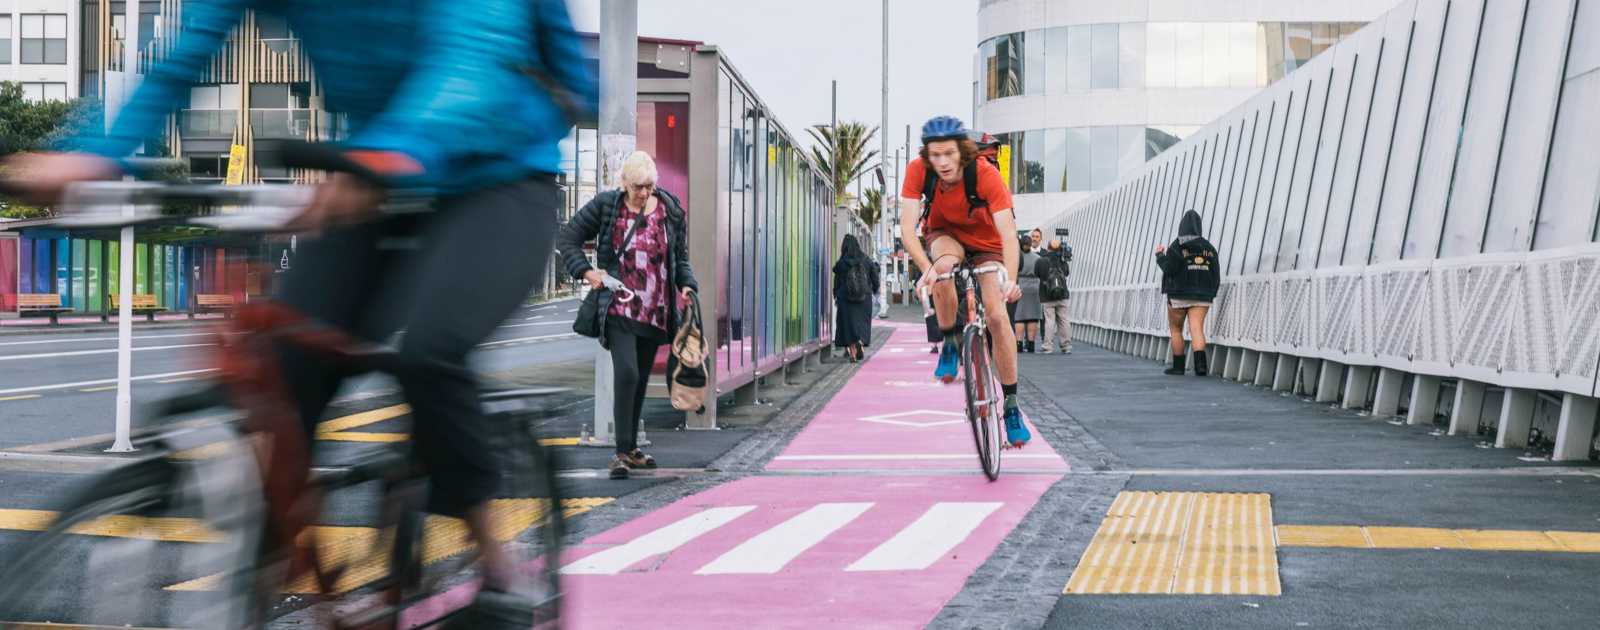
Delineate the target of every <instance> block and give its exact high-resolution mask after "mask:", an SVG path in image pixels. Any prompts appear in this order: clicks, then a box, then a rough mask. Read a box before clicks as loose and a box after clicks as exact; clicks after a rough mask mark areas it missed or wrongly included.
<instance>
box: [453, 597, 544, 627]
mask: <svg viewBox="0 0 1600 630" xmlns="http://www.w3.org/2000/svg"><path fill="white" fill-rule="evenodd" d="M537 612H538V606H537V605H535V604H534V602H533V600H532V599H530V598H527V597H524V596H522V595H517V594H514V593H507V592H504V591H496V590H492V589H483V590H480V591H478V595H477V596H476V597H474V598H473V599H472V605H470V606H468V607H467V609H466V610H463V611H461V614H460V615H458V616H456V617H455V618H454V619H451V620H450V621H449V622H447V623H445V625H444V626H443V627H444V628H445V629H446V630H454V629H456V628H491V629H492V628H506V629H510V628H517V629H519V630H521V629H523V628H531V627H533V624H534V621H535V618H536V616H537Z"/></svg>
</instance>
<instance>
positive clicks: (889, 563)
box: [845, 503, 1003, 571]
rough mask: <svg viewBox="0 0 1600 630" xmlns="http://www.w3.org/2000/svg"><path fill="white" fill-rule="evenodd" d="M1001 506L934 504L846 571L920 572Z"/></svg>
mask: <svg viewBox="0 0 1600 630" xmlns="http://www.w3.org/2000/svg"><path fill="white" fill-rule="evenodd" d="M1001 505H1003V504H1001V503H935V504H934V505H933V507H931V508H929V509H928V511H927V512H924V513H923V514H922V516H921V517H920V518H918V519H917V520H916V521H915V522H913V523H911V524H910V525H908V526H906V528H905V529H902V530H900V533H897V534H895V535H894V537H893V538H890V539H889V540H886V541H884V543H883V544H881V545H878V547H877V548H876V549H873V550H872V551H871V552H869V553H867V555H865V556H863V557H862V558H861V559H860V560H857V561H856V562H855V564H852V565H850V566H849V567H846V568H845V570H846V571H921V570H923V569H926V568H928V567H930V566H932V565H933V563H935V562H938V561H939V560H940V559H941V558H943V557H944V556H945V554H947V553H949V552H950V550H951V549H954V548H955V546H956V545H958V544H961V541H963V540H966V539H967V536H968V535H970V534H971V533H972V531H973V530H975V529H977V528H978V525H980V524H982V523H983V520H984V519H986V518H988V517H989V515H990V514H993V513H994V511H995V510H998V509H1000V506H1001Z"/></svg>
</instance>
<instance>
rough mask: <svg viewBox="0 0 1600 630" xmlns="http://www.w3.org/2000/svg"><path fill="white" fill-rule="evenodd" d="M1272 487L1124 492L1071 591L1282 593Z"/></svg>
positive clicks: (1070, 585) (1088, 552) (1091, 546)
mask: <svg viewBox="0 0 1600 630" xmlns="http://www.w3.org/2000/svg"><path fill="white" fill-rule="evenodd" d="M1272 531H1273V530H1272V507H1271V504H1270V499H1269V497H1268V496H1267V495H1265V494H1226V493H1196V492H1123V493H1121V494H1119V495H1117V498H1116V499H1115V500H1114V501H1113V502H1112V504H1111V508H1110V509H1109V510H1107V512H1106V519H1105V520H1104V521H1102V522H1101V524H1100V529H1099V530H1098V531H1097V532H1096V533H1095V537H1094V540H1093V541H1092V542H1090V544H1089V548H1088V550H1086V551H1085V552H1084V554H1083V558H1082V560H1081V561H1080V562H1079V565H1078V568H1077V570H1075V571H1074V572H1073V574H1072V578H1071V579H1070V580H1069V581H1068V582H1067V587H1066V589H1065V592H1066V593H1071V594H1091V593H1108V594H1109V593H1118V594H1135V593H1144V594H1169V593H1192V594H1209V593H1218V594H1238V595H1277V594H1279V593H1280V592H1281V587H1280V585H1279V581H1278V563H1277V554H1276V553H1275V552H1274V550H1273V533H1272Z"/></svg>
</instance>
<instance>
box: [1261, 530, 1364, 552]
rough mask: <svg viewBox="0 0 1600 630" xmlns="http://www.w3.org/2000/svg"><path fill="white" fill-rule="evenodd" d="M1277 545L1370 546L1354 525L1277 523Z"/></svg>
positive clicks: (1361, 531)
mask: <svg viewBox="0 0 1600 630" xmlns="http://www.w3.org/2000/svg"><path fill="white" fill-rule="evenodd" d="M1278 546H1279V547H1371V546H1372V541H1370V540H1368V539H1367V534H1366V532H1365V531H1363V528H1361V527H1357V526H1355V525H1279V526H1278Z"/></svg>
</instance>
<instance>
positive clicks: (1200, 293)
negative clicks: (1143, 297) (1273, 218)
mask: <svg viewBox="0 0 1600 630" xmlns="http://www.w3.org/2000/svg"><path fill="white" fill-rule="evenodd" d="M1202 226H1203V222H1202V221H1201V220H1200V213H1198V212H1195V211H1193V210H1190V211H1188V212H1185V213H1184V215H1183V221H1182V222H1180V223H1179V224H1178V238H1177V239H1174V240H1173V241H1172V244H1171V245H1167V246H1157V247H1156V264H1158V265H1160V266H1161V292H1162V293H1165V294H1166V296H1167V330H1168V332H1169V333H1170V334H1171V336H1172V366H1171V367H1169V368H1167V371H1166V373H1167V374H1172V375H1181V374H1183V373H1184V372H1185V369H1184V363H1185V360H1184V359H1185V357H1184V347H1183V324H1184V322H1185V321H1187V322H1188V323H1189V336H1190V338H1192V339H1193V340H1194V373H1195V374H1196V375H1197V376H1205V375H1206V372H1207V369H1208V367H1209V366H1208V365H1207V361H1206V332H1205V325H1206V313H1208V312H1210V311H1211V303H1212V302H1213V301H1215V300H1216V299H1217V289H1218V288H1219V287H1220V286H1222V269H1221V267H1220V266H1218V264H1217V248H1216V246H1214V245H1212V244H1211V241H1208V240H1206V239H1205V237H1204V236H1201V235H1200V232H1201V228H1202Z"/></svg>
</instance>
